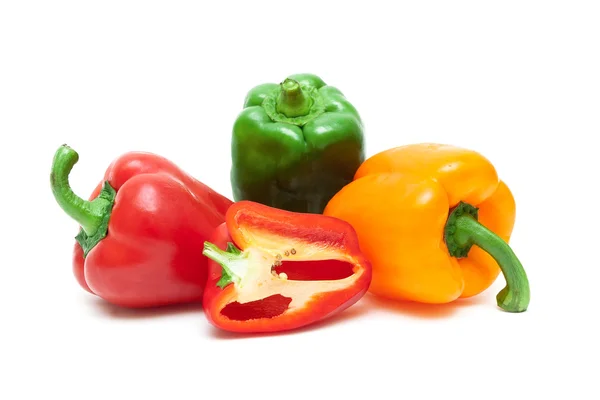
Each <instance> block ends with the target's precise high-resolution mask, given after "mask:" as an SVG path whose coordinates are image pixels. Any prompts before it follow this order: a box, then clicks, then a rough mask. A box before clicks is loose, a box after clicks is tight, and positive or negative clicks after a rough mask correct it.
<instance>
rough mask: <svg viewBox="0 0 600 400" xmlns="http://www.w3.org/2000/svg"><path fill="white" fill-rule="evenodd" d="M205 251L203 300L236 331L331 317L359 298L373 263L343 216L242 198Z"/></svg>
mask: <svg viewBox="0 0 600 400" xmlns="http://www.w3.org/2000/svg"><path fill="white" fill-rule="evenodd" d="M204 254H205V255H206V256H207V257H208V258H209V259H210V262H209V264H208V266H209V268H208V280H207V284H206V290H205V291H204V300H203V306H204V310H205V314H206V316H207V318H208V320H209V321H210V322H211V323H212V324H213V325H214V326H216V327H218V328H221V329H224V330H228V331H232V332H249V333H250V332H252V333H258V332H275V331H284V330H290V329H295V328H299V327H301V326H305V325H308V324H311V323H314V322H316V321H319V320H322V319H324V318H327V317H330V316H331V315H334V314H336V313H339V312H341V311H342V310H344V309H346V308H348V307H350V306H351V305H353V304H354V303H356V302H357V301H358V300H359V299H360V298H361V297H362V296H363V295H364V294H365V293H366V292H367V289H368V287H369V283H370V281H371V266H370V264H369V262H368V260H367V259H366V258H365V257H364V256H363V255H362V253H361V252H360V250H359V247H358V240H357V237H356V233H355V232H354V230H353V229H352V227H351V226H350V225H349V224H347V223H346V222H344V221H340V220H337V219H335V218H331V217H325V216H323V215H317V214H314V215H312V214H311V215H307V214H300V213H293V212H289V211H284V210H280V209H275V208H271V207H268V206H265V205H262V204H259V203H255V202H250V201H240V202H237V203H235V204H234V205H232V206H231V207H230V208H229V210H228V211H227V215H226V222H225V223H223V224H222V225H221V226H220V227H219V228H218V229H217V230H216V231H215V234H214V235H213V237H212V239H211V240H210V241H209V242H206V243H205V245H204Z"/></svg>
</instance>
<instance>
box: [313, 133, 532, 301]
mask: <svg viewBox="0 0 600 400" xmlns="http://www.w3.org/2000/svg"><path fill="white" fill-rule="evenodd" d="M515 210H516V206H515V201H514V197H513V195H512V193H511V191H510V190H509V188H508V186H507V185H506V184H505V183H504V182H503V181H502V180H500V179H499V178H498V175H497V172H496V169H495V168H494V166H493V165H492V164H491V163H490V162H489V161H488V160H487V159H486V158H484V157H483V156H482V155H481V154H479V153H477V152H474V151H471V150H467V149H462V148H458V147H455V146H449V145H443V144H427V143H425V144H414V145H407V146H401V147H397V148H393V149H390V150H386V151H383V152H381V153H378V154H376V155H374V156H372V157H370V158H369V159H368V160H366V161H365V162H364V163H363V164H362V165H361V167H360V168H359V170H358V171H357V172H356V175H355V179H354V181H353V182H352V183H351V184H349V185H347V186H346V187H345V188H343V189H342V190H341V191H340V192H339V193H338V194H337V195H336V196H335V197H333V198H332V200H331V201H330V202H329V204H328V205H327V207H326V209H325V211H324V214H325V215H329V216H334V217H337V218H340V219H343V220H345V221H348V222H349V223H350V224H351V225H352V226H353V227H354V228H355V230H356V232H357V234H358V237H359V242H360V245H361V249H362V250H363V252H364V254H365V255H366V256H367V258H368V259H369V260H370V261H371V263H372V266H373V282H372V284H371V288H370V290H371V291H372V293H374V294H377V295H380V296H384V297H388V298H393V299H406V300H413V301H418V302H423V303H447V302H451V301H453V300H455V299H457V298H460V297H470V296H474V295H476V294H479V293H480V292H482V291H484V290H485V289H487V288H488V287H489V286H490V285H491V284H492V283H493V282H494V281H495V279H496V278H497V276H498V275H499V273H500V271H501V272H502V273H503V275H504V277H505V280H506V287H505V288H504V289H502V290H501V291H500V292H499V293H498V295H497V302H498V305H499V306H500V307H501V308H502V309H504V310H506V311H509V312H522V311H525V310H526V309H527V307H528V305H529V301H530V289H529V282H528V279H527V275H526V273H525V271H524V269H523V266H522V265H521V263H520V261H519V260H518V258H517V257H516V255H515V254H514V252H513V251H512V250H511V248H510V247H509V245H508V241H509V239H510V236H511V234H512V230H513V226H514V222H515Z"/></svg>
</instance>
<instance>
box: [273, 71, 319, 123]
mask: <svg viewBox="0 0 600 400" xmlns="http://www.w3.org/2000/svg"><path fill="white" fill-rule="evenodd" d="M280 86H281V91H280V92H279V96H278V97H277V112H279V113H281V114H283V115H285V116H286V117H288V118H294V117H301V116H304V115H307V114H308V113H309V112H310V108H311V107H312V99H311V98H310V96H305V94H304V92H303V91H302V87H301V86H300V84H299V83H298V82H297V81H295V80H293V79H289V78H287V79H286V80H285V81H283V82H282V83H281V85H280Z"/></svg>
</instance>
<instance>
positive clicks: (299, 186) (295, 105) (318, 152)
mask: <svg viewBox="0 0 600 400" xmlns="http://www.w3.org/2000/svg"><path fill="white" fill-rule="evenodd" d="M231 156H232V168H231V184H232V189H233V198H234V200H236V201H239V200H251V201H254V202H258V203H261V204H265V205H268V206H271V207H276V208H280V209H284V210H288V211H295V212H310V213H322V212H323V209H324V208H325V205H326V204H327V202H328V201H329V200H330V199H331V197H333V195H334V194H335V193H337V192H338V191H339V190H340V189H341V188H342V187H343V186H344V185H346V184H348V183H350V182H351V181H352V178H353V176H354V173H355V172H356V170H357V169H358V167H359V166H360V164H361V163H362V162H363V161H364V138H363V125H362V122H361V118H360V116H359V114H358V112H357V111H356V108H355V107H354V106H353V105H352V104H351V103H350V102H349V101H348V100H347V99H346V98H345V97H344V95H343V94H342V92H340V91H339V90H338V89H336V88H335V87H332V86H328V85H326V84H325V82H323V80H321V79H320V78H319V77H317V76H315V75H312V74H297V75H291V76H290V77H288V78H287V79H285V80H284V81H283V82H282V83H281V84H275V83H266V84H262V85H259V86H257V87H255V88H253V89H252V90H250V92H249V93H248V94H247V96H246V99H245V102H244V110H243V111H242V112H241V113H240V115H239V116H238V118H237V119H236V121H235V124H234V126H233V134H232V142H231Z"/></svg>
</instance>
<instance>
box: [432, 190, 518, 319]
mask: <svg viewBox="0 0 600 400" xmlns="http://www.w3.org/2000/svg"><path fill="white" fill-rule="evenodd" d="M444 238H445V241H446V245H447V247H448V251H449V253H450V255H451V256H453V257H457V258H461V257H466V256H467V255H468V254H469V251H470V250H471V247H472V246H473V245H476V246H478V247H480V248H481V249H482V250H484V251H486V252H487V253H488V254H489V255H491V256H492V257H493V258H494V260H496V262H497V263H498V265H499V266H500V269H501V270H502V274H503V275H504V279H505V280H506V286H505V287H504V289H502V290H501V291H500V292H499V293H498V295H497V296H496V300H497V302H498V306H499V307H500V308H502V309H504V310H505V311H508V312H523V311H526V310H527V307H528V306H529V300H530V291H529V281H528V279H527V274H526V273H525V270H524V269H523V265H522V264H521V262H520V261H519V259H518V258H517V256H516V255H515V253H514V252H513V250H512V249H511V248H510V246H509V245H508V244H507V243H506V242H505V241H504V240H502V238H501V237H499V236H498V235H496V234H495V233H494V232H492V231H491V230H489V229H488V228H486V227H485V226H483V225H482V224H481V223H479V221H478V220H477V208H475V207H473V206H472V205H470V204H467V203H463V202H461V203H459V204H458V205H457V206H456V207H455V209H454V210H453V211H452V212H451V213H450V216H449V217H448V221H447V222H446V227H445V230H444Z"/></svg>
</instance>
